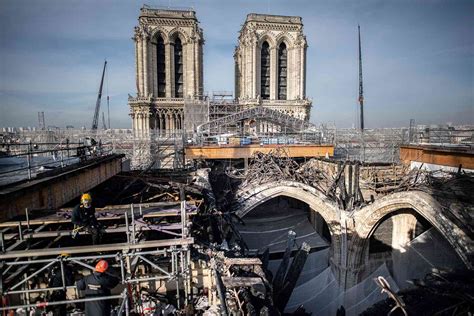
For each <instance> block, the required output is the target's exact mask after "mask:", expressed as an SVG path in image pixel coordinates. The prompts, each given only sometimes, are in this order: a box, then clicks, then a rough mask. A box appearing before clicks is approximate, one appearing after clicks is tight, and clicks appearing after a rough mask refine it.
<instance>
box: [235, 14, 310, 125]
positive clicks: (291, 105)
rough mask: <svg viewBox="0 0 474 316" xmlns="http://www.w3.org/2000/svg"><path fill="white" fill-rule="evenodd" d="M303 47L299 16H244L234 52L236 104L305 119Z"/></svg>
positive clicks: (305, 99) (307, 106) (304, 46)
mask: <svg viewBox="0 0 474 316" xmlns="http://www.w3.org/2000/svg"><path fill="white" fill-rule="evenodd" d="M306 48H307V44H306V37H305V36H304V34H303V23H302V19H301V17H297V16H280V15H266V14H255V13H251V14H249V15H247V19H246V21H245V23H244V25H243V26H242V29H241V31H240V35H239V40H238V45H237V47H236V49H235V53H234V60H235V95H236V97H237V98H238V100H239V103H240V104H242V105H245V106H246V107H252V106H265V107H269V108H271V109H273V110H277V111H280V112H283V113H285V114H288V115H291V116H294V117H296V118H299V119H302V120H308V119H309V113H310V109H311V101H310V100H308V99H307V98H306V91H305V86H306Z"/></svg>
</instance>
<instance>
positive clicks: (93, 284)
mask: <svg viewBox="0 0 474 316" xmlns="http://www.w3.org/2000/svg"><path fill="white" fill-rule="evenodd" d="M108 269H109V264H108V262H107V261H105V260H99V262H97V264H96V266H95V270H94V272H92V274H90V275H88V276H85V277H84V278H83V279H82V280H80V281H78V282H77V283H76V287H77V289H78V290H80V291H84V295H85V297H86V298H90V297H104V296H110V290H111V289H113V288H114V287H116V286H117V284H118V283H119V281H120V280H119V279H118V278H117V277H115V276H113V275H112V274H110V273H108V272H107V270H108ZM111 309H112V306H111V303H110V300H99V301H89V302H85V314H86V316H102V315H103V316H110V312H111Z"/></svg>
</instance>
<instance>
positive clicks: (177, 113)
mask: <svg viewBox="0 0 474 316" xmlns="http://www.w3.org/2000/svg"><path fill="white" fill-rule="evenodd" d="M138 22H139V23H138V26H136V27H135V33H134V36H133V40H134V42H135V68H136V84H137V87H136V88H137V94H136V96H129V106H130V116H131V118H132V127H133V131H134V134H135V135H137V136H147V135H150V133H151V131H155V132H158V135H161V134H167V135H168V134H169V133H170V132H174V131H179V130H185V123H184V121H185V103H186V102H188V103H187V104H191V105H192V104H193V102H195V103H198V102H200V100H202V99H203V44H204V38H203V31H202V29H201V28H200V27H199V22H198V20H197V17H196V13H195V12H194V11H192V10H172V9H153V8H150V7H147V6H144V7H143V8H142V9H141V10H140V16H139V18H138ZM306 48H307V44H306V38H305V36H304V34H303V24H302V19H301V17H297V16H277V15H263V14H254V13H252V14H249V15H248V16H247V19H246V21H245V23H244V25H243V27H242V29H241V31H240V36H239V38H238V45H237V47H236V49H235V53H234V59H235V98H236V100H237V101H238V103H239V104H240V105H241V107H242V108H250V107H254V106H264V107H269V108H271V109H273V110H277V111H280V112H283V113H285V114H288V115H291V116H294V117H296V118H299V119H302V120H308V119H309V113H310V108H311V101H310V100H309V99H307V98H306V91H305V85H306ZM188 120H189V119H188Z"/></svg>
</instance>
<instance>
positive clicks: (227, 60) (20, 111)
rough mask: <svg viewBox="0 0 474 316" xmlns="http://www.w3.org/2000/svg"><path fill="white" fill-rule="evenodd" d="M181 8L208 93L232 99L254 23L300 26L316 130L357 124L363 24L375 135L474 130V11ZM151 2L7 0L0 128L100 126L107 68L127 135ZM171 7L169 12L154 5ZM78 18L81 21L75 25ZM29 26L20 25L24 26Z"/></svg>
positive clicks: (341, 6) (348, 6)
mask: <svg viewBox="0 0 474 316" xmlns="http://www.w3.org/2000/svg"><path fill="white" fill-rule="evenodd" d="M296 3H297V4H298V5H289V4H288V2H287V1H271V2H270V1H262V2H254V1H236V2H231V3H226V4H224V3H222V2H219V1H174V2H171V6H175V7H183V6H184V7H193V8H194V10H195V11H196V14H197V17H198V19H199V21H200V26H201V28H203V33H204V38H205V41H206V42H205V45H204V89H205V91H208V92H209V93H212V91H220V90H226V91H233V90H234V61H233V57H232V55H233V52H234V47H235V45H236V44H237V37H238V31H239V30H240V28H241V25H242V24H243V22H244V21H245V17H246V15H247V14H248V13H252V12H256V13H265V14H279V15H298V16H301V17H302V18H303V24H304V33H305V34H306V36H307V42H308V45H309V47H308V56H307V59H308V64H307V77H308V81H307V86H306V91H307V95H308V97H310V98H312V99H313V108H312V111H311V118H310V121H311V122H313V123H317V124H318V123H328V122H330V123H335V124H336V126H338V127H351V126H352V125H355V124H356V117H357V114H356V107H357V98H358V46H357V45H358V38H357V25H358V24H360V25H361V34H362V56H363V65H364V96H365V116H366V126H367V127H368V128H373V127H397V126H408V124H409V120H410V119H411V118H413V119H415V120H416V122H417V123H420V124H440V123H441V124H442V123H446V122H452V123H454V124H472V123H474V119H473V118H474V110H473V107H474V105H473V104H474V102H473V99H474V83H473V80H474V79H473V77H474V75H473V73H474V44H473V43H474V36H473V35H474V13H473V12H474V3H473V2H471V1H455V2H451V3H447V2H445V1H413V2H401V1H389V2H382V1H364V2H363V3H362V4H360V3H358V2H355V1H338V2H334V3H333V2H329V1H323V2H318V3H313V2H311V1H296ZM142 4H143V3H141V2H127V3H120V4H117V3H115V2H113V1H100V2H97V3H96V2H95V1H70V2H64V1H47V2H42V3H38V2H33V1H3V2H2V3H1V4H0V8H1V10H0V18H1V21H2V22H0V23H1V26H2V27H1V29H2V40H1V43H0V45H1V51H0V63H1V73H2V75H1V78H0V83H1V86H0V108H1V111H2V115H1V116H0V126H37V125H38V119H37V115H38V112H39V111H43V112H45V119H46V125H55V126H60V127H63V128H64V127H65V126H66V125H74V126H75V127H81V126H83V125H84V126H86V127H88V128H89V127H90V125H91V123H92V117H93V111H94V106H95V100H96V98H97V90H98V86H99V82H100V75H101V71H102V66H103V61H104V59H105V58H106V59H107V61H108V67H109V72H108V75H107V78H106V83H105V87H104V97H103V99H102V109H101V111H102V110H104V112H105V113H106V114H107V111H106V99H105V96H106V95H110V98H111V99H110V100H111V103H110V104H111V122H112V128H129V127H130V126H131V121H130V118H129V117H128V112H129V108H128V106H127V98H128V94H131V95H134V94H135V93H136V87H135V77H134V75H135V69H134V67H135V65H134V47H133V42H132V40H131V39H130V38H131V37H132V35H133V27H134V26H135V25H137V17H138V13H139V9H140V7H141V6H142ZM146 4H152V5H169V4H170V3H169V2H166V3H163V2H155V3H146ZM71 13H73V14H71ZM18 21H21V23H18Z"/></svg>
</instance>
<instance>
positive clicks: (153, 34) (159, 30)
mask: <svg viewBox="0 0 474 316" xmlns="http://www.w3.org/2000/svg"><path fill="white" fill-rule="evenodd" d="M158 36H161V38H162V39H163V42H164V43H165V45H166V43H168V42H169V37H168V34H167V32H166V31H165V30H164V29H163V28H161V27H156V28H155V29H153V31H152V32H151V36H150V38H151V42H152V43H156V41H157V38H158Z"/></svg>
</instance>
